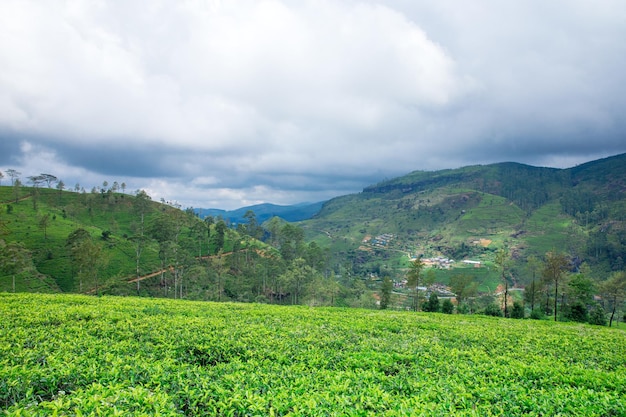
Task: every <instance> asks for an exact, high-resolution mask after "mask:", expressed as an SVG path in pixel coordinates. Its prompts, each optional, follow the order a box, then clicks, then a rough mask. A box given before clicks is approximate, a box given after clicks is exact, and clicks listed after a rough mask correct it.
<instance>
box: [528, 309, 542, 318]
mask: <svg viewBox="0 0 626 417" xmlns="http://www.w3.org/2000/svg"><path fill="white" fill-rule="evenodd" d="M530 318H531V319H533V320H541V319H543V318H544V314H543V312H542V311H541V309H540V308H536V309H534V310H533V311H531V312H530Z"/></svg>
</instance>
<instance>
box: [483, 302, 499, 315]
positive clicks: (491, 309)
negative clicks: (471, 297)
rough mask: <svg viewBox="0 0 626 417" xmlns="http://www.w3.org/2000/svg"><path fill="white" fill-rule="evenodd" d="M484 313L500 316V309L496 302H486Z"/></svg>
mask: <svg viewBox="0 0 626 417" xmlns="http://www.w3.org/2000/svg"><path fill="white" fill-rule="evenodd" d="M484 314H485V315H486V316H493V317H502V315H503V314H502V310H500V307H499V306H498V305H497V304H493V303H491V304H487V306H486V307H485V311H484Z"/></svg>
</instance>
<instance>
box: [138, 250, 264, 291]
mask: <svg viewBox="0 0 626 417" xmlns="http://www.w3.org/2000/svg"><path fill="white" fill-rule="evenodd" d="M253 250H254V251H255V252H256V253H257V254H259V255H260V256H262V257H264V258H267V257H268V255H267V254H266V253H265V252H264V251H262V250H261V249H253ZM240 252H243V251H240ZM233 253H235V252H233V251H230V252H224V253H222V254H221V256H230V255H232V254H233ZM218 256H220V255H204V256H199V257H198V256H196V259H198V260H209V259H215V258H217V257H218ZM167 271H170V272H173V271H174V266H173V265H169V266H167V267H166V268H163V269H159V270H158V271H154V272H150V273H149V274H146V275H141V276H139V277H135V278H131V279H129V280H128V281H127V282H128V283H133V282H141V281H143V280H145V279H149V278H154V277H156V276H158V275H161V274H162V273H165V272H167Z"/></svg>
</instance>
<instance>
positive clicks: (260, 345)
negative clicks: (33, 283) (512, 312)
mask: <svg viewBox="0 0 626 417" xmlns="http://www.w3.org/2000/svg"><path fill="white" fill-rule="evenodd" d="M0 323H2V326H0V365H1V366H0V407H2V409H3V411H4V413H5V414H6V415H124V416H146V415H161V416H175V415H176V416H179V415H232V416H234V415H239V416H245V415H253V416H256V415H267V416H271V415H274V416H281V415H282V416H286V415H311V416H313V415H315V416H322V415H355V416H356V415H359V416H361V415H362V416H379V415H388V416H403V415H470V416H474V415H475V416H497V415H498V416H499V415H528V416H548V415H581V416H582V415H584V416H608V415H614V416H617V415H624V414H625V413H626V406H625V403H624V397H625V396H626V388H625V387H626V336H625V334H624V332H622V331H618V330H612V329H609V328H608V327H604V328H602V327H593V326H589V325H583V324H571V323H553V322H549V321H537V322H528V321H515V320H503V319H495V318H489V317H484V316H456V315H445V316H444V315H437V314H421V313H417V314H416V313H409V312H398V311H371V310H370V311H363V310H346V309H337V308H333V309H327V308H316V309H311V308H308V307H278V306H271V305H253V304H247V305H244V304H231V303H219V304H218V303H206V302H203V303H197V302H188V301H180V300H164V299H159V300H157V299H147V298H134V297H125V298H116V297H101V298H96V297H86V296H78V295H55V296H44V295H34V294H16V295H13V294H0Z"/></svg>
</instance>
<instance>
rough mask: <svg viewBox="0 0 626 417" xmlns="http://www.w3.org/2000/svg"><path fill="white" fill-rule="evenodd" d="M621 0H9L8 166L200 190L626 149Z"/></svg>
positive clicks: (285, 189)
mask: <svg viewBox="0 0 626 417" xmlns="http://www.w3.org/2000/svg"><path fill="white" fill-rule="evenodd" d="M625 23H626V5H625V4H624V3H623V2H621V1H610V0H601V1H596V2H588V1H571V0H567V1H565V0H562V1H552V2H548V3H546V2H543V1H539V0H536V1H511V2H501V1H496V0H491V1H488V0H482V1H478V2H458V1H452V0H442V1H438V2H425V1H406V0H384V1H383V0H381V1H366V0H363V1H350V0H345V1H341V2H338V1H329V0H326V1H324V0H322V1H319V0H316V1H314V0H300V1H288V0H283V1H279V0H264V1H258V0H236V1H228V2H222V1H218V0H215V1H199V0H198V1H194V0H190V1H186V2H178V1H173V0H172V1H169V0H163V1H156V2H148V3H146V2H140V1H133V0H129V1H124V2H112V1H111V2H107V1H103V2H91V1H81V0H76V1H71V2H67V1H60V0H59V1H28V0H5V1H3V2H1V3H0V152H1V154H0V170H1V171H4V170H6V169H8V168H15V169H17V170H19V171H21V172H22V173H23V174H24V175H25V176H27V175H34V174H38V173H40V172H47V173H53V174H54V175H57V176H58V177H60V178H62V179H63V180H64V182H65V183H66V184H68V185H70V186H73V184H74V183H80V184H82V185H83V186H85V187H89V188H90V187H91V186H93V185H99V184H101V183H102V182H103V181H104V180H106V181H108V182H109V183H111V182H113V181H118V182H120V183H121V182H126V184H128V186H129V187H132V189H138V188H143V189H146V190H147V191H148V192H149V194H151V195H152V196H153V198H157V199H160V198H164V199H166V200H169V201H178V202H180V203H181V204H182V205H184V206H195V207H219V208H234V207H239V206H242V205H248V204H254V203H258V202H262V201H269V202H274V203H283V204H286V203H295V202H300V201H317V200H322V199H327V198H329V197H332V196H335V195H340V194H346V193H350V192H355V191H359V190H360V189H361V188H362V187H364V186H366V185H368V184H371V183H373V182H377V181H380V180H382V179H384V178H385V177H393V176H395V175H401V174H404V173H407V172H409V171H412V170H416V169H423V170H430V169H440V168H454V167H459V166H463V165H469V164H477V163H489V162H499V161H518V162H523V163H529V164H534V165H545V166H555V167H566V166H571V165H574V164H577V163H580V162H584V161H588V160H591V159H595V158H599V157H603V156H607V155H611V154H616V153H621V152H626V138H625V134H624V132H625V131H626V130H625V128H626V121H625V119H626V118H625V117H623V113H624V109H626V75H625V72H624V71H623V68H626V44H625V43H624V42H623V39H626V24H625Z"/></svg>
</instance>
